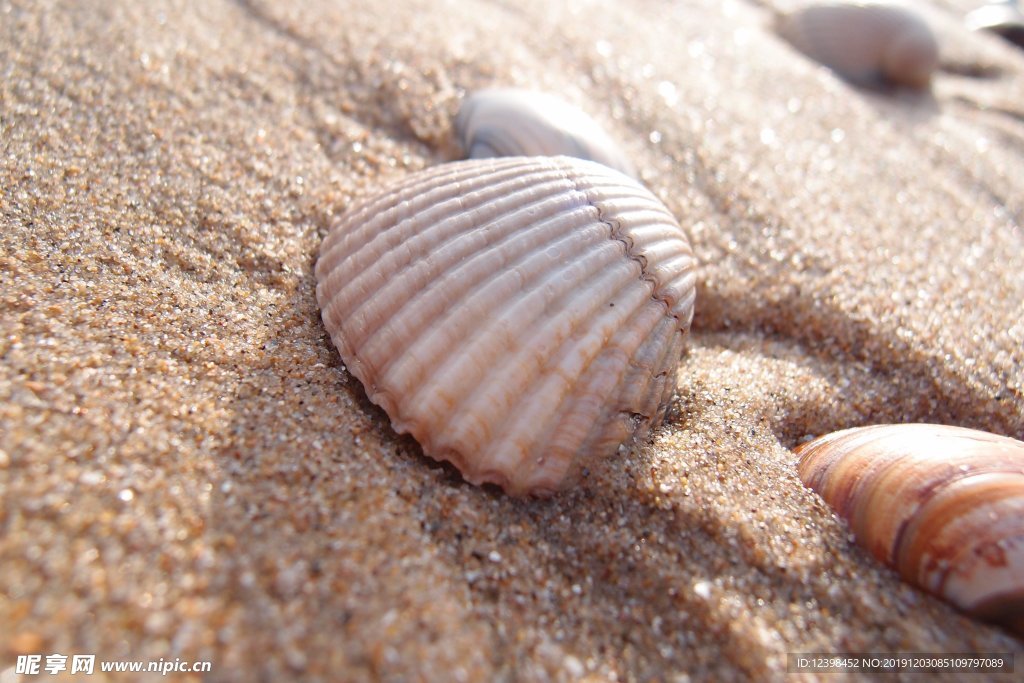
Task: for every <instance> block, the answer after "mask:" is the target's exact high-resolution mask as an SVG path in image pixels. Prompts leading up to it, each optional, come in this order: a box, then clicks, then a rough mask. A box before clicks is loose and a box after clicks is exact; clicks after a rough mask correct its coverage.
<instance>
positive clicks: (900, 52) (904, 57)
mask: <svg viewBox="0 0 1024 683" xmlns="http://www.w3.org/2000/svg"><path fill="white" fill-rule="evenodd" d="M776 28H777V30H778V32H779V34H780V35H781V36H782V37H783V38H785V39H786V40H788V41H789V42H790V43H791V44H792V45H793V46H794V47H795V48H797V49H798V50H800V51H801V52H803V53H804V54H805V55H807V56H808V57H811V58H812V59H814V60H816V61H818V62H820V63H822V64H824V65H825V66H827V67H829V68H831V69H833V70H834V71H836V72H838V73H839V74H840V75H841V76H843V77H844V78H846V79H847V80H849V81H852V82H854V83H858V84H861V85H882V84H894V85H907V86H911V87H915V88H926V87H927V86H928V84H929V82H930V81H931V76H932V72H934V71H935V69H936V67H937V66H938V63H939V48H938V43H936V41H935V36H934V35H933V34H932V31H931V29H929V28H928V24H926V23H925V22H924V20H923V19H921V18H920V17H918V16H917V15H916V14H914V13H913V12H911V11H909V10H907V9H904V8H902V7H895V6H891V5H887V4H883V3H857V2H834V3H822V4H815V5H810V6H808V7H804V8H802V9H799V10H796V11H795V12H793V13H791V14H783V15H781V16H779V17H778V19H777V23H776Z"/></svg>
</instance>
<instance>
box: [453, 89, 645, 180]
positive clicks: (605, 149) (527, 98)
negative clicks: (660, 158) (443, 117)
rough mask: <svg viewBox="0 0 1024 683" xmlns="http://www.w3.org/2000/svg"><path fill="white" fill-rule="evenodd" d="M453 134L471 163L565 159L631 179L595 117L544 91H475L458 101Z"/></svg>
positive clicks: (631, 170)
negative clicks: (496, 159)
mask: <svg viewBox="0 0 1024 683" xmlns="http://www.w3.org/2000/svg"><path fill="white" fill-rule="evenodd" d="M455 130H456V133H457V134H458V136H459V140H460V142H461V143H462V146H463V149H465V150H466V154H467V155H468V156H469V158H470V159H485V158H491V157H508V156H558V155H565V156H571V157H576V158H578V159H590V160H591V161H596V162H598V163H600V164H604V165H605V166H610V167H611V168H614V169H616V170H618V171H621V172H623V173H625V174H626V175H628V176H632V177H636V171H635V168H634V166H633V164H632V163H631V162H630V160H629V159H628V158H627V157H626V155H625V154H624V153H623V152H622V150H621V149H619V146H618V145H617V144H616V143H615V142H614V141H613V140H612V139H611V137H609V135H608V134H607V133H606V132H605V131H604V129H603V128H601V126H600V125H598V123H597V122H596V121H594V119H592V118H590V117H589V116H587V114H585V113H584V112H583V111H581V110H579V109H577V108H576V107H574V106H572V105H571V104H568V103H567V102H564V101H562V100H560V99H558V98H557V97H554V96H553V95H548V94H546V93H540V92H533V91H530V90H518V89H514V88H493V89H488V90H480V91H477V92H475V93H473V94H472V95H470V96H469V97H467V98H466V99H465V101H464V102H463V103H462V107H461V108H460V109H459V113H458V115H457V116H456V118H455Z"/></svg>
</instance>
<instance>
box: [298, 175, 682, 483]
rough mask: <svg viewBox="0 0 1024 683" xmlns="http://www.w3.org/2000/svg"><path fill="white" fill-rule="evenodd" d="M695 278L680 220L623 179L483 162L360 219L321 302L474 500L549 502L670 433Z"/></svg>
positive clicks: (326, 259)
mask: <svg viewBox="0 0 1024 683" xmlns="http://www.w3.org/2000/svg"><path fill="white" fill-rule="evenodd" d="M695 265H696V264H695V261H694V257H693V252H692V251H691V249H690V245H689V241H688V240H687V238H686V236H685V234H684V233H683V231H682V229H681V228H680V227H679V224H678V223H677V222H676V220H675V219H674V218H673V217H672V215H671V214H670V213H669V212H668V210H667V209H666V208H665V207H664V205H663V204H662V203H661V202H660V201H658V200H657V199H656V198H655V197H654V196H653V195H652V194H651V193H650V192H649V191H647V190H646V189H645V188H643V187H642V186H641V185H639V184H638V183H637V182H636V181H634V180H632V179H630V178H627V177H626V176H624V175H622V174H621V173H619V172H617V171H613V170H612V169H610V168H608V167H606V166H603V165H600V164H596V163H593V162H589V161H582V160H579V159H572V158H569V157H513V158H503V159H481V160H470V161H461V162H455V163H450V164H443V165H441V166H435V167H433V168H429V169H426V170H424V171H421V172H419V173H416V174H413V175H412V176H409V177H408V178H406V179H404V180H402V181H400V182H398V183H396V184H395V185H393V186H391V187H387V188H385V189H383V190H382V191H381V192H379V193H378V194H376V195H374V196H371V197H369V198H366V199H364V200H363V201H361V202H359V203H357V204H356V205H354V206H353V207H352V208H351V209H350V210H348V211H347V212H346V213H345V214H344V215H343V216H342V217H341V219H340V220H339V221H338V222H337V224H336V225H335V226H334V227H333V228H332V230H331V231H330V233H329V234H328V236H327V237H326V239H325V240H324V243H323V245H322V247H321V252H320V259H319V261H318V262H317V265H316V278H317V299H318V302H319V304H320V308H321V311H322V315H323V320H324V325H325V326H326V328H327V330H328V332H329V333H330V335H331V338H332V339H333V341H334V344H335V345H336V346H337V348H338V351H339V352H340V354H341V357H342V359H343V360H344V361H345V365H346V367H347V368H348V370H349V372H350V373H352V374H353V375H355V376H356V377H357V378H358V379H359V380H360V381H361V382H362V383H363V386H364V387H365V389H366V392H367V394H368V395H369V397H370V399H371V400H372V401H373V402H374V403H376V404H378V405H380V406H381V407H383V408H384V410H385V412H387V414H388V416H389V417H390V418H391V423H392V425H393V427H394V428H395V429H396V430H397V431H399V432H408V433H410V434H412V435H413V437H415V438H416V440H417V441H418V442H419V443H420V445H421V446H422V447H423V451H424V453H426V454H427V455H429V456H431V457H433V458H435V459H438V460H447V461H449V462H451V463H453V464H454V465H455V466H456V467H458V468H459V470H460V471H461V472H462V474H463V476H464V477H465V478H466V480H468V481H470V482H471V483H474V484H482V483H485V482H490V483H494V484H498V485H499V486H501V487H502V488H504V489H505V491H507V492H508V493H510V494H513V495H526V494H534V495H547V494H551V493H553V492H554V491H556V490H559V489H563V488H565V487H566V486H568V485H569V484H571V483H572V482H573V481H574V479H575V478H576V477H577V476H579V475H580V474H581V472H582V471H583V470H584V469H585V467H586V466H587V464H588V463H589V462H593V461H594V460H596V459H599V458H603V457H606V456H609V455H612V454H614V453H616V451H617V449H618V447H619V446H620V444H622V443H624V442H627V441H629V440H630V439H632V438H634V437H642V436H643V435H645V434H646V433H647V431H648V430H649V429H650V428H651V427H652V426H654V425H657V424H658V423H660V422H661V420H662V418H663V416H664V414H665V411H666V408H667V404H668V400H669V399H670V398H671V396H672V394H673V392H674V391H675V387H676V370H677V366H678V363H679V359H680V355H681V353H682V351H683V346H684V339H685V337H686V334H687V332H688V331H689V327H690V321H691V320H692V317H693V301H694V294H695V274H694V269H695Z"/></svg>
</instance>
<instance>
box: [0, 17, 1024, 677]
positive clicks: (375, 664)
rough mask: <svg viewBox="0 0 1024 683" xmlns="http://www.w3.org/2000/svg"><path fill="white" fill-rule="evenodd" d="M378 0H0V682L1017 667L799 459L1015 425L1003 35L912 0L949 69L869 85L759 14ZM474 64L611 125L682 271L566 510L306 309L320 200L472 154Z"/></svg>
mask: <svg viewBox="0 0 1024 683" xmlns="http://www.w3.org/2000/svg"><path fill="white" fill-rule="evenodd" d="M791 4H793V3H782V2H780V3H778V4H777V5H776V6H777V7H779V8H782V7H785V6H788V5H791ZM388 5H389V6H393V9H389V10H388V11H387V13H385V12H384V10H383V7H384V6H383V5H382V4H380V3H373V2H330V1H328V0H309V1H308V2H303V3H287V2H260V1H258V0H237V1H236V2H225V1H216V0H211V1H210V2H203V3H194V2H185V1H184V0H182V1H180V2H171V1H166V2H165V1H162V0H153V1H150V2H127V1H121V2H107V1H105V0H104V1H100V0H66V1H64V2H58V1H47V0H40V1H38V2H28V1H21V0H17V1H10V0H2V1H0V359H2V362H0V496H2V503H0V671H5V673H3V674H0V677H3V680H4V681H5V683H6V682H7V681H12V680H17V677H16V676H15V674H14V673H13V670H11V669H8V668H7V667H11V666H12V665H13V664H14V662H15V658H16V656H17V655H19V654H31V653H37V654H51V653H63V654H71V653H93V654H96V655H97V656H98V658H99V659H106V660H143V661H146V660H158V659H160V658H164V659H165V660H174V659H176V658H180V659H182V660H187V661H192V660H209V661H211V662H212V672H211V673H210V674H207V675H206V678H207V679H208V680H213V681H282V680H293V681H323V680H353V681H360V680H389V681H402V680H409V681H415V680H424V681H449V680H456V681H542V680H560V681H561V680H565V681H569V680H578V679H585V680H598V681H601V680H620V681H634V680H635V681H644V680H663V681H701V680H716V681H723V680H742V679H757V680H771V679H775V680H783V679H786V680H789V679H790V678H791V677H787V676H786V673H785V671H786V664H787V653H795V652H844V651H845V652H849V651H856V652H931V653H946V652H1015V653H1016V655H1017V669H1018V671H1019V670H1020V669H1021V668H1022V667H1024V657H1021V654H1022V653H1024V645H1022V643H1021V642H1020V641H1017V640H1014V639H1013V638H1011V637H1009V636H1008V635H1007V634H1006V633H1005V632H1003V631H1001V630H999V629H997V628H994V627H991V626H987V625H984V624H981V623H978V622H976V621H974V620H972V619H969V618H967V617H964V616H962V615H960V614H959V613H957V612H956V611H955V610H954V609H952V608H951V607H949V606H947V605H946V604H944V603H942V602H940V601H938V600H936V599H934V598H932V597H930V596H928V595H925V594H924V593H922V592H920V591H918V590H916V589H914V588H911V587H909V586H907V585H905V584H903V583H902V582H901V581H900V580H899V579H898V577H897V575H896V574H895V573H894V572H892V571H890V570H888V569H886V568H884V567H882V566H880V565H879V564H878V563H876V562H875V561H874V560H873V559H871V558H870V556H869V555H868V554H867V553H865V552H864V551H862V550H861V549H859V547H858V546H856V545H855V544H853V543H852V542H851V538H850V537H849V535H848V531H847V528H846V527H845V525H844V524H843V523H842V522H841V521H840V520H838V519H837V518H836V517H834V516H833V515H832V514H831V513H830V511H829V510H828V508H827V507H826V506H825V504H824V503H823V502H822V501H821V500H820V499H819V498H818V497H817V496H816V495H815V494H813V493H811V492H809V491H808V490H806V489H804V488H803V487H802V486H801V484H800V481H799V479H798V477H797V475H796V470H795V457H794V455H793V453H792V451H791V448H792V447H793V446H794V445H795V444H797V443H798V442H800V441H801V440H803V439H806V438H808V437H809V436H812V435H818V434H822V433H825V432H829V431H832V430H836V429H841V428H845V427H851V426H856V425H861V424H873V423H887V422H907V421H924V422H944V423H950V424H958V425H964V426H968V427H974V428H979V429H985V430H988V431H993V432H997V433H1000V434H1007V435H1010V436H1014V437H1016V438H1022V437H1024V411H1022V392H1024V345H1022V342H1024V322H1022V320H1024V304H1022V302H1024V250H1022V249H1021V245H1022V239H1024V235H1022V232H1021V231H1022V226H1024V52H1021V51H1019V50H1015V49H1014V48H1012V47H1010V46H1009V45H1008V44H1005V43H1002V42H1000V41H999V40H998V39H996V38H992V37H987V36H979V35H971V34H968V33H966V32H965V31H964V30H963V29H962V28H961V24H960V19H961V16H962V13H963V12H964V11H966V10H967V9H969V8H970V6H971V3H970V2H966V1H965V2H935V3H918V4H917V5H916V6H917V7H918V8H919V9H920V10H921V11H922V12H923V13H924V15H925V16H926V17H927V18H928V20H929V21H930V22H931V24H932V25H933V27H934V30H935V31H936V33H937V35H938V37H939V40H940V42H941V44H942V49H943V68H942V71H941V72H940V73H939V74H938V75H937V77H936V79H935V83H934V87H933V89H932V90H931V91H930V92H929V93H924V94H916V93H913V92H906V91H898V92H887V91H871V90H865V89H861V88H856V87H853V86H851V85H850V84H848V83H845V82H844V81H842V80H839V79H837V78H836V77H835V75H834V74H832V73H831V72H829V71H828V70H826V69H824V68H822V67H820V66H818V65H816V64H815V63H813V62H811V61H809V60H808V59H807V58H806V57H804V56H803V55H801V54H799V53H797V52H796V51H794V50H793V49H792V48H790V47H789V46H788V45H787V44H785V43H784V42H782V41H780V40H779V39H778V38H777V37H775V35H774V34H773V33H772V32H771V30H770V29H769V24H770V19H771V11H770V9H769V8H768V7H767V6H766V5H763V4H761V3H757V4H751V3H743V2H738V1H728V2H724V3H720V2H716V1H712V0H706V1H705V0H700V1H697V0H694V1H689V2H681V1H679V2H668V1H653V0H650V1H647V0H645V1H644V2H637V3H632V2H631V3H616V2H610V1H609V2H586V1H583V0H577V1H574V2H562V3H548V2H542V1H541V0H535V1H534V0H531V1H527V2H516V3H484V2H476V1H466V2H458V3H455V2H448V3H431V2H417V1H415V0H402V1H400V2H391V3H388ZM489 85H516V86H525V87H532V88H538V89H542V90H546V91H550V92H554V93H558V94H560V95H561V96H562V97H564V98H565V99H567V100H569V101H571V102H573V103H575V104H577V105H579V106H581V107H582V108H584V109H585V110H587V111H588V112H590V113H591V114H592V115H593V116H594V117H595V118H597V119H598V120H599V121H600V122H601V123H602V124H603V125H605V126H606V127H607V128H608V130H609V131H610V133H611V134H612V135H613V136H614V137H615V138H616V139H618V140H620V141H621V142H622V145H623V147H624V148H625V149H626V151H627V152H628V153H629V154H630V155H631V157H632V158H633V159H634V160H635V162H636V165H637V167H638V168H639V169H640V173H641V178H642V180H643V182H644V183H646V184H647V185H648V186H649V187H650V188H651V189H652V190H653V191H654V192H655V193H656V194H657V195H658V196H659V197H660V198H662V199H663V200H664V201H665V203H666V204H667V206H668V207H669V208H670V209H671V210H672V212H673V213H674V214H675V215H676V216H677V217H678V218H679V219H680V222H681V224H682V225H683V226H684V228H685V230H686V231H687V233H688V234H689V236H690V238H691V240H692V243H693V245H694V248H695V251H696V253H697V255H698V257H699V260H700V262H701V269H700V276H699V290H698V302H697V315H696V319H695V321H694V324H693V331H692V338H691V340H690V348H689V353H688V354H687V356H686V357H685V358H684V359H683V361H682V363H681V365H680V376H679V391H678V396H677V397H676V399H675V400H674V401H673V404H672V406H671V409H670V414H669V418H668V421H667V423H666V424H665V425H664V427H663V428H661V429H660V430H658V431H657V432H656V433H655V434H654V435H653V437H652V438H651V439H650V440H649V441H647V442H645V443H642V444H640V445H639V446H638V447H637V448H636V449H634V450H633V451H632V452H631V453H629V454H628V455H626V456H623V457H619V458H614V459H612V460H610V461H607V462H605V463H595V465H594V467H593V468H592V470H591V476H590V477H589V478H588V479H587V480H586V481H584V482H583V483H582V484H581V485H580V486H578V487H577V488H575V489H573V490H572V491H570V492H568V493H566V494H564V495H561V496H559V497H556V498H554V499H551V500H546V501H534V500H514V499H510V498H508V497H506V496H504V495H502V494H501V493H500V492H499V491H497V490H491V489H480V488H476V487H473V486H470V485H468V484H466V483H464V482H463V481H462V480H461V479H460V478H459V476H458V473H457V472H456V471H455V470H454V469H452V468H451V467H448V466H444V465H440V464H437V463H435V462H434V461H432V460H430V459H428V458H426V457H424V456H423V454H422V453H421V451H420V450H419V448H418V446H417V445H416V444H415V442H414V441H412V440H411V439H410V438H409V437H406V436H400V435H397V434H396V433H395V432H394V431H393V430H392V429H391V428H390V426H389V423H388V420H387V417H386V416H385V415H384V413H383V412H382V411H381V410H380V409H378V408H377V407H375V406H374V405H372V404H371V403H369V401H368V400H367V399H366V396H365V394H364V392H363V390H362V388H361V387H360V386H359V385H358V382H356V381H355V380H354V379H353V378H352V377H351V376H350V375H348V373H347V372H346V371H345V368H344V366H343V365H342V364H341V362H340V360H339V358H338V355H337V353H336V352H335V350H334V349H333V348H332V347H331V344H330V342H329V339H328V338H327V336H326V333H325V331H324V328H323V326H322V324H321V322H320V319H319V312H318V310H317V307H316V303H315V296H314V288H315V283H314V278H313V264H314V262H315V258H316V254H317V249H318V246H319V243H320V240H321V239H322V238H323V236H324V235H325V234H326V232H327V230H328V229H329V227H330V225H331V224H332V221H333V220H334V219H335V217H336V216H338V215H339V213H340V212H342V211H344V209H345V207H346V206H347V205H348V204H349V202H350V201H351V200H352V199H353V198H354V197H355V196H357V195H358V194H360V193H363V192H367V191H371V190H372V189H373V188H376V187H380V186H381V185H383V184H384V183H386V182H388V181H391V180H394V179H398V178H401V177H402V176H404V175H406V174H407V173H408V172H409V171H411V170H413V169H419V168H423V167H425V166H428V165H432V164H437V163H443V162H445V161H448V160H452V159H455V158H457V157H458V155H459V154H460V151H459V149H458V146H457V144H456V142H455V138H454V135H453V132H452V129H451V121H452V118H453V115H454V113H455V111H456V110H457V108H458V104H459V101H460V98H461V97H462V96H463V95H464V94H465V92H467V91H470V90H473V89H476V88H480V87H485V86H489ZM1016 676H1018V678H1017V680H1021V679H1020V678H1019V676H1020V674H1019V673H1018V674H1016ZM808 677H809V676H808ZM48 678H49V677H48V675H47V674H43V675H41V676H39V677H29V678H26V680H36V679H38V680H47V679H48ZM156 678H159V676H156V677H153V676H151V677H150V679H153V680H155V679H156ZM170 678H171V679H173V678H174V677H173V676H172V677H170ZM193 678H198V677H193ZM856 678H857V677H852V679H854V680H855V679H856ZM940 678H942V677H940ZM955 678H956V675H954V674H947V675H946V679H947V680H955ZM983 678H984V677H979V678H976V679H974V680H983ZM1010 678H1012V676H1002V677H999V678H997V679H995V680H1008V679H1010ZM87 680H134V679H133V678H132V677H130V676H125V675H120V676H113V675H103V674H100V673H97V674H96V675H94V676H92V677H89V678H88V679H87ZM844 680H846V679H844Z"/></svg>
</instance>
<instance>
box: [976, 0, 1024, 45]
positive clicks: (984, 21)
mask: <svg viewBox="0 0 1024 683" xmlns="http://www.w3.org/2000/svg"><path fill="white" fill-rule="evenodd" d="M964 25H966V26H967V28H968V29H970V30H972V31H989V32H991V33H995V34H998V35H1000V36H1002V37H1003V38H1005V39H1006V40H1008V41H1010V42H1011V43H1013V44H1015V45H1017V46H1018V47H1024V12H1022V11H1021V9H1020V6H1019V5H1018V4H1017V3H1016V2H992V3H989V4H987V5H982V6H981V7H979V8H978V9H976V10H974V11H973V12H971V13H970V14H968V15H967V16H966V17H964Z"/></svg>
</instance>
